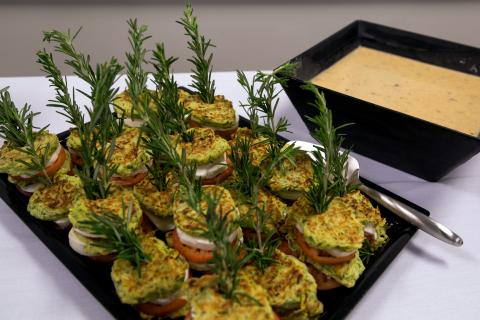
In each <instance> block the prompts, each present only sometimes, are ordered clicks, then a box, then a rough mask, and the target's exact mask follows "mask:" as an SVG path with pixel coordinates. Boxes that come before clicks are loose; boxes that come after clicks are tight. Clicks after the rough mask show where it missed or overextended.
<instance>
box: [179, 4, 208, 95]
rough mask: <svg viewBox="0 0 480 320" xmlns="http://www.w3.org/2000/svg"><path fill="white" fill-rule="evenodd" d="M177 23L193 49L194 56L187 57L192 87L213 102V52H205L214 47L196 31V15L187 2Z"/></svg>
mask: <svg viewBox="0 0 480 320" xmlns="http://www.w3.org/2000/svg"><path fill="white" fill-rule="evenodd" d="M177 23H179V24H181V25H182V26H183V28H184V30H185V35H186V36H187V37H189V38H190V40H189V41H188V42H187V44H188V48H189V49H190V50H191V51H193V53H194V56H193V57H192V58H190V59H188V61H189V62H191V63H192V64H193V66H194V69H192V72H193V75H192V79H193V84H192V87H193V88H194V89H195V90H196V91H197V92H198V95H199V96H200V98H201V99H202V101H203V102H206V103H213V102H214V101H215V80H212V65H211V64H212V58H213V54H212V53H210V54H207V51H208V49H209V48H210V47H215V46H214V45H213V44H212V41H211V40H210V39H208V40H206V39H205V37H204V36H203V35H200V33H199V31H198V23H197V17H195V16H194V15H193V8H192V5H191V4H190V3H187V5H186V6H185V10H184V12H183V18H182V19H180V21H177Z"/></svg>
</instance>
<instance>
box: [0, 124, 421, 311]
mask: <svg viewBox="0 0 480 320" xmlns="http://www.w3.org/2000/svg"><path fill="white" fill-rule="evenodd" d="M240 126H248V121H247V120H245V119H243V118H241V120H240ZM68 134H69V132H68V131H66V132H63V133H60V134H59V135H58V136H59V138H60V141H62V142H65V140H66V138H67V136H68ZM361 180H362V182H363V183H365V184H366V185H368V186H370V187H372V188H374V189H376V190H379V191H381V192H383V193H385V194H387V195H389V196H391V197H392V198H394V199H396V200H399V201H402V202H404V203H406V204H408V205H409V206H411V207H413V208H415V209H417V210H418V211H420V212H422V213H424V214H425V215H429V212H428V211H427V210H425V209H423V208H421V207H419V206H417V205H415V204H413V203H411V202H409V201H407V200H405V199H403V198H401V197H399V196H398V195H395V194H393V193H391V192H389V191H388V190H385V189H383V188H381V187H380V186H378V185H376V184H374V183H372V182H370V181H368V180H366V179H364V178H361ZM0 197H1V198H2V199H3V200H4V201H5V203H6V204H7V205H8V206H9V207H10V208H11V209H12V210H13V211H14V212H15V214H16V215H17V216H18V217H19V218H20V219H21V220H22V221H23V222H24V223H25V225H27V226H28V227H29V228H30V230H32V232H33V233H34V234H35V235H36V236H37V237H38V238H39V239H40V240H41V241H42V242H43V243H44V244H45V245H46V246H47V247H48V248H49V249H50V251H51V252H52V253H53V254H54V255H55V256H56V257H57V258H58V259H59V260H60V261H61V262H62V263H63V264H64V265H65V267H67V268H68V269H69V270H70V272H71V273H72V274H73V275H74V276H75V277H76V278H77V279H78V280H79V281H80V282H81V283H82V284H83V285H84V286H85V288H87V289H88V290H89V291H90V292H91V294H92V295H93V296H94V297H95V298H96V299H97V300H98V301H99V302H100V303H101V304H102V305H103V306H104V307H105V308H106V309H107V310H108V311H109V312H110V313H111V314H112V316H113V317H115V318H116V319H119V320H134V319H138V320H140V319H141V318H140V316H139V315H138V313H137V311H136V310H135V309H134V308H133V307H131V306H128V305H125V304H122V303H121V302H120V300H119V298H118V296H117V294H116V292H115V288H114V286H113V282H112V281H111V278H110V265H108V264H102V263H98V262H93V261H92V260H90V259H88V258H86V257H83V256H81V255H79V254H77V253H75V252H74V251H73V250H72V249H71V248H70V246H69V243H68V234H67V232H66V231H62V230H59V229H57V228H56V227H55V225H54V223H52V222H46V221H41V220H38V219H36V218H34V217H32V216H31V215H30V214H29V213H28V211H27V204H28V198H26V197H25V196H23V195H22V194H21V193H20V192H19V191H18V190H17V189H16V187H15V186H14V185H12V184H11V183H9V182H8V180H7V176H6V175H5V174H1V175H0ZM372 202H373V203H374V205H376V203H375V202H374V201H372ZM379 208H380V211H381V212H382V214H383V215H384V216H385V217H386V218H387V221H388V223H389V224H390V227H389V228H388V230H387V234H388V236H389V237H390V241H389V242H388V243H387V244H386V245H385V246H384V247H383V248H382V249H381V250H380V251H378V252H377V253H376V254H375V255H374V256H373V257H372V259H371V260H370V261H369V263H368V264H367V265H366V270H365V272H364V273H363V274H362V276H361V277H360V279H359V280H358V281H357V284H356V285H355V287H353V288H351V289H347V288H344V287H343V288H338V289H334V290H332V291H328V292H319V294H318V296H319V299H320V300H321V301H322V302H323V303H324V305H325V310H326V312H325V313H324V315H323V316H322V319H343V318H344V317H345V316H346V315H347V314H348V313H349V312H350V311H351V310H352V309H353V308H354V306H355V304H356V303H357V302H358V301H359V300H360V299H361V298H362V296H363V295H364V294H365V293H366V292H367V290H368V289H369V288H370V287H371V286H372V285H373V284H374V283H375V281H376V280H377V279H378V278H379V277H380V275H381V274H382V272H383V271H384V270H385V269H386V268H387V266H388V265H389V264H390V262H391V261H392V260H393V259H394V258H395V257H396V256H397V254H398V253H399V252H400V251H401V250H402V249H403V247H404V246H405V245H406V244H407V242H408V241H409V240H410V238H411V237H412V236H413V235H414V233H415V232H416V230H417V229H416V228H415V227H413V226H411V225H409V224H407V223H405V222H403V221H401V220H399V219H398V218H396V216H394V215H392V214H391V213H390V212H389V211H388V210H386V209H385V208H383V207H382V206H379Z"/></svg>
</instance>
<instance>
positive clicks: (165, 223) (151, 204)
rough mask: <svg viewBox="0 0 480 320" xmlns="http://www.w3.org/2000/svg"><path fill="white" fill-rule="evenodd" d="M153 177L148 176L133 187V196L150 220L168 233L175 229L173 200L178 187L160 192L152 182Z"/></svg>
mask: <svg viewBox="0 0 480 320" xmlns="http://www.w3.org/2000/svg"><path fill="white" fill-rule="evenodd" d="M152 179H153V178H152V177H150V176H147V177H146V178H145V179H143V180H142V181H140V182H139V183H138V184H136V185H135V186H134V187H133V194H134V195H135V197H136V198H137V199H138V201H139V202H140V205H141V207H142V209H143V213H145V214H146V215H147V216H148V218H149V219H150V220H151V221H152V222H153V224H155V226H156V227H157V228H158V229H160V230H161V231H168V230H172V229H174V228H175V224H174V223H173V210H172V207H173V200H174V195H175V193H176V187H173V186H172V187H171V188H169V189H168V190H165V191H158V189H157V188H156V187H155V185H154V184H153V182H152Z"/></svg>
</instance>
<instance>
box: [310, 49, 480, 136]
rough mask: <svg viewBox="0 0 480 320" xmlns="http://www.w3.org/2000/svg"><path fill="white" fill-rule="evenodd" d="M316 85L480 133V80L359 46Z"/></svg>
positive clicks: (463, 130)
mask: <svg viewBox="0 0 480 320" xmlns="http://www.w3.org/2000/svg"><path fill="white" fill-rule="evenodd" d="M311 81H312V82H313V83H314V84H316V85H319V86H322V87H325V88H328V89H331V90H335V91H338V92H341V93H344V94H347V95H349V96H353V97H355V98H359V99H362V100H366V101H368V102H371V103H375V104H378V105H381V106H384V107H387V108H389V109H393V110H396V111H399V112H402V113H406V114H409V115H412V116H414V117H417V118H421V119H424V120H427V121H429V122H433V123H436V124H439V125H442V126H445V127H448V128H451V129H454V130H458V131H460V132H463V133H466V134H470V135H473V136H478V135H479V132H480V77H478V76H474V75H469V74H466V73H462V72H458V71H453V70H449V69H446V68H441V67H437V66H434V65H431V64H427V63H423V62H419V61H416V60H413V59H409V58H404V57H401V56H397V55H394V54H390V53H385V52H382V51H379V50H374V49H369V48H366V47H358V48H356V49H355V50H353V51H352V52H350V53H349V54H347V55H346V56H345V57H344V58H342V59H340V60H339V61H337V62H336V63H335V64H333V65H332V66H331V67H330V68H328V69H326V70H325V71H323V72H321V73H320V74H318V75H317V76H315V77H314V78H313V79H312V80H311Z"/></svg>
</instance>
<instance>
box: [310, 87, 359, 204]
mask: <svg viewBox="0 0 480 320" xmlns="http://www.w3.org/2000/svg"><path fill="white" fill-rule="evenodd" d="M303 89H305V90H307V91H309V92H311V93H313V94H314V97H315V101H314V102H313V103H311V105H312V106H314V107H315V108H317V110H318V114H317V115H316V116H314V117H307V119H308V120H309V121H311V122H312V123H314V124H315V125H316V128H315V130H314V131H313V133H312V137H313V138H314V139H315V140H317V141H318V143H319V144H320V146H319V147H318V150H317V151H318V152H317V153H316V154H315V158H316V159H315V160H316V162H315V163H314V164H313V166H314V167H315V166H317V167H318V166H321V167H323V168H322V169H321V170H322V171H323V172H322V173H321V174H323V177H318V178H320V179H323V181H322V183H321V185H322V188H325V187H327V189H326V190H325V192H326V191H328V193H330V194H331V195H332V196H344V195H345V194H347V193H349V192H351V191H353V190H355V189H356V188H357V185H355V184H351V183H350V182H349V179H348V177H347V175H346V172H347V169H348V168H347V166H348V155H349V154H350V150H349V149H346V150H343V151H342V150H341V146H342V143H343V140H344V138H343V136H342V135H341V134H339V133H338V130H340V129H342V128H344V127H345V126H348V125H350V124H344V125H341V126H339V127H334V126H333V121H332V112H331V111H330V109H328V108H327V103H326V100H325V97H324V95H323V93H320V92H319V91H318V89H317V88H316V87H315V86H314V85H312V84H307V85H304V86H303ZM315 170H317V171H318V170H320V169H318V168H317V169H315ZM319 174H320V173H319ZM316 185H317V186H318V185H320V184H319V183H317V184H316Z"/></svg>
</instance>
